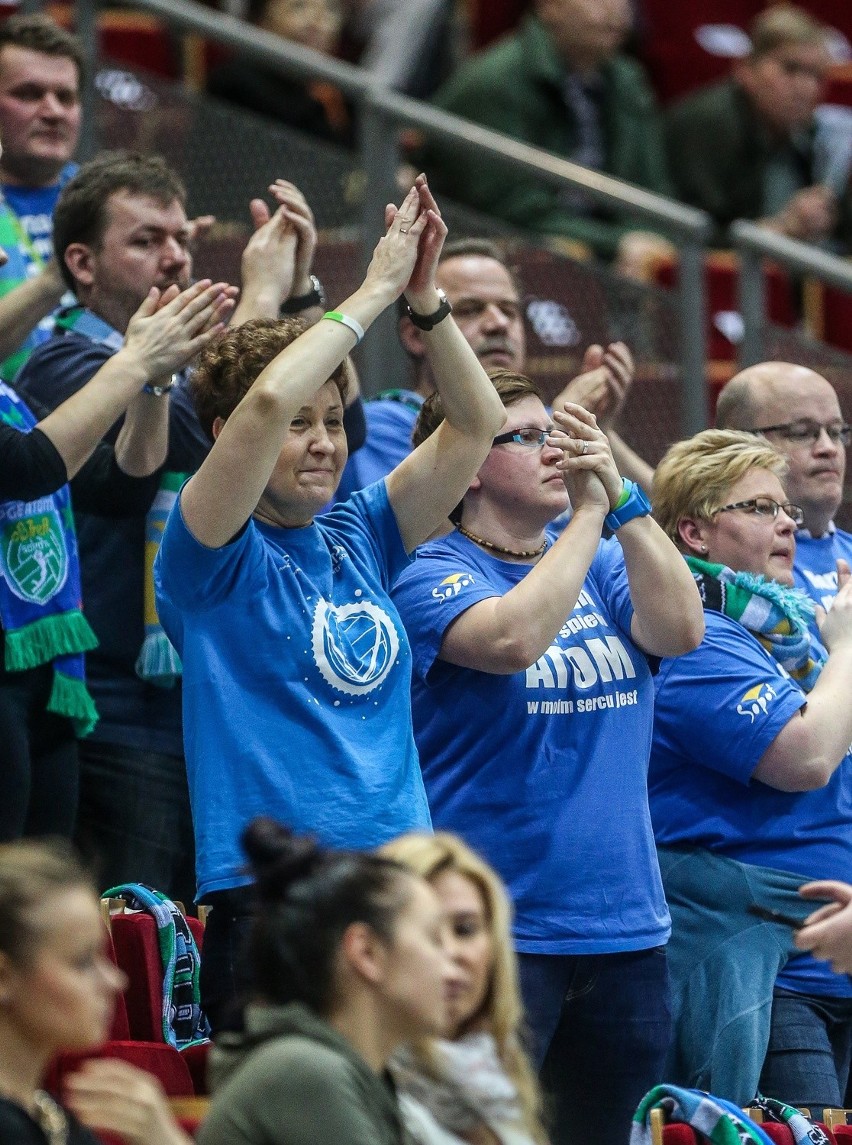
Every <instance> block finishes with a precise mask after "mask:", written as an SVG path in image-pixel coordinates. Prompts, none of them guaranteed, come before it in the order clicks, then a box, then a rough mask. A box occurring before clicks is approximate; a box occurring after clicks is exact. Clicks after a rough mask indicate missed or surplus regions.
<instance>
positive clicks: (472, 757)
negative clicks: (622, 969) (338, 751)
mask: <svg viewBox="0 0 852 1145" xmlns="http://www.w3.org/2000/svg"><path fill="white" fill-rule="evenodd" d="M529 571H530V569H529V566H528V565H519V564H512V563H509V562H507V561H501V560H499V559H497V558H496V557H492V556H490V555H488V554H486V553H484V552H482V551H481V550H480V549H478V548H477V547H476V546H475V545H473V544H472V543H471V542H470V541H468V540H466V539H465V538H464V537H462V536H461V535H460V534H459V533H452V534H450V535H449V536H448V537H444V538H442V539H441V540H440V541H436V542H434V543H432V544H429V545H426V546H424V547H423V548H422V549H419V550H418V556H417V560H416V561H415V563H414V565H413V566H411V567H410V568H409V569H407V570H406V571H405V572H404V573H403V574H402V576H401V577H400V579H399V581H398V582H397V584H396V586H395V588H394V599H395V601H396V604H397V607H398V608H399V611H400V615H401V616H402V619H403V622H404V623H405V626H406V628H407V630H408V637H409V640H410V641H411V646H412V652H413V655H414V688H413V709H414V730H415V737H416V740H417V746H418V750H419V752H420V760H421V766H422V768H423V778H424V780H425V782H426V790H427V793H428V795H429V805H430V807H431V809H432V816H433V820H434V822H435V824H436V826H439V827H442V828H446V829H448V830H451V831H456V832H458V833H459V834H460V835H462V836H463V837H464V838H465V839H466V840H467V841H468V843H470V844H471V845H472V846H473V847H475V848H476V849H477V850H478V851H481V852H482V854H483V855H484V856H485V857H486V858H487V859H488V861H489V862H490V863H492V864H493V865H494V866H495V867H496V868H497V870H498V871H499V872H500V874H501V875H502V877H503V878H504V880H505V881H506V883H507V885H508V888H509V892H510V894H511V896H512V898H513V900H514V903H515V911H516V918H515V934H516V942H517V947H518V949H519V950H521V951H523V952H525V953H534V954H599V953H615V952H618V951H629V950H642V949H646V948H649V947H652V946H657V945H659V944H661V943H663V942H665V941H666V940H667V938H668V934H669V915H668V909H667V907H666V903H665V899H664V896H663V889H662V884H661V881H660V873H659V868H658V865H657V856H656V851H655V848H654V839H653V833H652V831H651V821H650V816H649V813H648V797H647V790H646V773H647V765H648V751H649V749H650V741H651V722H652V717H653V685H652V683H651V673H650V670H649V668H648V664H647V661H646V659H645V657H644V655H643V654H642V653H641V652H640V651H639V650H638V649H637V648H636V646H635V645H634V644H633V642H632V641H631V639H630V623H631V620H632V617H633V606H632V604H631V602H630V593H629V590H628V585H627V577H626V573H625V571H624V563H623V560H622V559H621V549H620V546H618V552H617V553H616V552H614V551H612V550H611V549H603V548H602V549H601V550H600V551H599V553H598V555H597V556H596V557H595V560H594V561H593V563H592V567H591V569H590V571H589V574H588V576H587V578H586V581H585V584H584V587H583V591H582V593H581V595H580V598H579V600H578V603H577V606H576V608H575V609H574V610H573V612H572V613H571V615H570V616H568V617H567V618H566V621H565V624H564V626H563V627H562V629H561V630H560V632H559V633H558V635H557V636H556V638H555V639H554V641H553V643H552V645H551V647H550V648H549V649H548V650H547V651H546V652H545V654H544V655H543V656H542V657H541V658H540V659H539V660H538V661H537V662H536V663H535V664H532V665H531V666H530V667H529V668H527V670H526V671H525V672H515V673H514V674H511V675H495V674H492V673H488V672H479V671H474V670H472V669H468V668H459V667H456V666H454V665H452V664H448V663H446V662H444V661H442V660H439V659H438V653H439V650H440V647H441V642H442V640H443V636H444V633H445V632H446V630H447V628H448V627H449V625H450V624H451V623H452V621H453V620H455V619H456V617H458V616H459V615H460V614H461V613H462V612H464V611H465V610H466V609H468V608H470V607H471V605H474V604H476V603H477V602H479V601H481V600H485V599H487V598H489V597H495V596H503V595H505V593H506V592H508V591H509V590H510V589H511V588H513V587H514V586H515V585H516V584H518V582H519V581H520V580H521V579H522V578H523V577H524V576H525V575H526V574H527V573H528V572H529Z"/></svg>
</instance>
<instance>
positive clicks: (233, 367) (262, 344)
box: [189, 318, 348, 437]
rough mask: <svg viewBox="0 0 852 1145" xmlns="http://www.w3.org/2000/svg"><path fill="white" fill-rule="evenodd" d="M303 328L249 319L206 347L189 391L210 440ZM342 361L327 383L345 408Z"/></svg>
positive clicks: (300, 322) (297, 323)
mask: <svg viewBox="0 0 852 1145" xmlns="http://www.w3.org/2000/svg"><path fill="white" fill-rule="evenodd" d="M307 328H308V325H307V323H306V322H305V321H304V319H302V318H253V319H252V320H251V321H250V322H244V323H243V324H242V325H241V326H236V327H234V329H233V330H229V331H228V333H227V334H226V335H225V337H224V338H222V339H221V340H220V341H219V342H214V343H213V344H212V345H211V346H208V347H207V349H206V350H205V351H204V352H203V353H202V354H201V357H200V358H199V359H198V365H197V366H196V369H195V371H194V372H193V374H192V376H191V378H190V382H189V387H190V391H191V393H192V399H193V401H194V402H195V411H196V413H197V414H198V420H199V421H200V422H201V424H202V426H203V427H204V429H205V430H206V431H207V432H208V433H209V434H210V436H211V437H212V436H213V423H214V421H215V420H216V418H218V417H220V418H222V420H223V421H227V419H228V418H229V417H230V416H231V414H232V413H233V412H234V410H235V409H236V408H237V406H238V405H239V404H240V402H241V401H242V400H243V398H244V397H245V396H246V394H247V393H248V391H249V390H250V389H251V387H252V385H253V384H254V382H255V381H256V379H257V378H258V377H259V375H260V374H261V373H262V372H263V371H264V370H265V369H266V367H267V366H268V365H269V363H270V362H271V361H272V359H273V358H276V357H277V356H278V355H279V354H280V353H281V351H282V350H285V349H286V348H287V347H288V346H289V345H290V343H291V342H294V341H295V340H296V338H298V337H299V335H300V334H304V332H305V331H306V330H307ZM347 362H348V359H344V360H343V361H342V362H341V363H340V365H339V366H338V367H337V369H336V370H334V371H333V372H332V373H331V375H330V376H329V378H328V379H327V380H328V381H329V382H334V384H335V385H336V386H337V388H338V390H339V391H340V396H341V398H342V400H343V403H344V405H345V404H346V391H347V388H348V365H347Z"/></svg>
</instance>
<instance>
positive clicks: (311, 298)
mask: <svg viewBox="0 0 852 1145" xmlns="http://www.w3.org/2000/svg"><path fill="white" fill-rule="evenodd" d="M310 279H311V287H312V289H311V290H309V291H308V293H307V294H297V295H296V296H295V297H294V298H287V299H286V300H285V301H284V302H282V303H281V309H280V311H279V313H280V314H299V313H300V312H301V311H302V310H309V309H310V308H311V307H312V306H320V307H322V309H323V310H324V309H325V305H326V297H325V291H324V290H323V286H322V283H321V282H320V280H319V279H318V278H317V276H316V275H315V274H312V275H311V276H310Z"/></svg>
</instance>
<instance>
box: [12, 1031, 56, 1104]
mask: <svg viewBox="0 0 852 1145" xmlns="http://www.w3.org/2000/svg"><path fill="white" fill-rule="evenodd" d="M51 1056H52V1054H51V1052H50V1051H47V1050H42V1051H39V1050H38V1049H36V1048H35V1047H34V1046H33V1045H32V1044H31V1043H30V1042H29V1041H27V1040H26V1039H24V1038H23V1037H21V1035H20V1034H19V1032H18V1031H17V1030H16V1029H15V1028H14V1027H10V1025H9V1023H7V1022H0V1097H5V1098H6V1099H7V1100H8V1101H13V1102H14V1103H15V1104H16V1105H20V1106H21V1108H23V1109H26V1111H27V1112H28V1113H30V1114H31V1113H32V1112H33V1110H34V1108H35V1096H36V1092H37V1090H38V1089H39V1086H40V1084H41V1080H42V1078H43V1076H44V1073H45V1070H46V1069H47V1066H48V1064H49V1061H50V1057H51Z"/></svg>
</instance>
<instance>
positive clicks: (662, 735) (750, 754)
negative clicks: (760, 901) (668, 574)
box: [648, 612, 852, 994]
mask: <svg viewBox="0 0 852 1145" xmlns="http://www.w3.org/2000/svg"><path fill="white" fill-rule="evenodd" d="M704 619H705V622H706V626H707V627H706V634H705V637H704V640H703V641H702V643H701V645H700V646H699V647H698V648H696V649H695V650H694V651H693V652H689V653H688V654H687V655H686V656H679V657H677V658H675V659H665V660H663V662H662V664H661V666H660V670H659V672H658V673H657V676H656V678H655V686H656V708H655V713H654V739H653V746H652V749H651V766H650V771H649V777H648V789H649V795H650V800H651V817H652V819H653V822H654V833H655V835H656V838H657V842H658V843H660V844H661V845H663V846H674V847H677V846H692V847H705V848H707V849H708V850H711V851H715V852H717V853H718V854H721V855H726V856H728V857H729V858H732V859H737V860H739V861H740V862H742V863H754V864H756V865H758V866H764V867H774V868H776V869H778V870H783V871H792V872H794V873H797V874H801V875H802V876H803V879H802V881H803V882H805V881H806V880H807V879H815V878H833V879H845V880H846V881H847V882H852V757H850V756H848V755H847V757H846V759H845V760H844V761H843V763H842V764H841V765H840V767H838V768H837V770H836V771H835V772H834V775H833V776H832V777H831V779H830V780H829V782H828V784H827V785H826V786H825V787H822V788H819V789H818V790H816V791H805V792H785V791H779V790H778V789H777V788H774V787H769V786H768V785H767V784H765V783H760V782H759V781H757V780H752V778H751V777H752V773H753V771H754V769H755V767H757V765H758V763H759V762H760V759H761V757H762V755H763V753H764V752H765V751H766V749H767V748H768V747H769V745H770V744H771V743H772V741H773V740H774V739H775V738H776V736H777V735H778V733H779V732H780V731H781V729H782V728H783V727H784V726H785V724H787V723H788V722H789V720H790V719H792V718H793V716H794V715H795V714H796V713H797V712H798V711H799V710H800V709H801V708H803V707H804V706H805V704H806V702H807V699H806V696H805V694H804V692H802V690H801V688H800V687H799V686H798V684H796V683H795V682H794V681H793V680H791V679H790V677H789V676H788V675H787V673H786V672H784V671H783V669H782V668H781V667H780V665H779V664H778V663H777V662H776V661H775V660H774V659H773V658H772V657H771V656H770V655H769V654H768V653H767V652H766V651H765V650H764V649H763V648H762V646H761V645H760V644H759V643H758V642H757V640H756V639H755V638H754V637H753V636H752V635H751V634H750V633H749V632H747V631H746V630H745V629H744V628H743V627H742V625H740V624H738V623H737V622H736V621H734V620H731V619H729V618H728V617H726V616H723V615H721V614H720V613H718V612H705V614H704ZM778 981H779V985H783V986H785V987H786V988H788V989H796V990H799V991H805V992H813V993H822V994H832V993H839V994H848V993H852V991H850V990H849V989H848V982H847V980H846V978H845V977H844V976H841V975H836V974H833V973H832V972H831V971H830V970H829V969H828V966H827V964H826V963H817V962H815V961H814V960H813V959H811V957H810V956H809V955H802V956H800V957H796V958H794V959H792V960H791V961H790V962H789V963H788V965H787V967H786V968H785V970H784V971H783V972H782V974H781V975H780V976H779V979H778ZM818 983H822V984H821V985H818Z"/></svg>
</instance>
